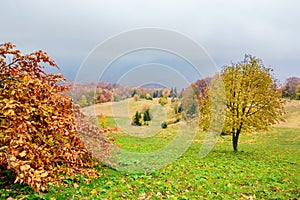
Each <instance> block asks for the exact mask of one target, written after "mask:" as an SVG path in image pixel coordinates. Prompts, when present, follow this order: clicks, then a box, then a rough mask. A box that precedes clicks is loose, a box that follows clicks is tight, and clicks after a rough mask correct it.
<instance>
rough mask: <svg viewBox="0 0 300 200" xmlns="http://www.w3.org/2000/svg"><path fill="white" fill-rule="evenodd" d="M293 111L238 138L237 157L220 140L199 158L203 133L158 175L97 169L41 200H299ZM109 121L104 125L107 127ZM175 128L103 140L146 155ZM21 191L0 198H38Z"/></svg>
mask: <svg viewBox="0 0 300 200" xmlns="http://www.w3.org/2000/svg"><path fill="white" fill-rule="evenodd" d="M141 102H142V101H141ZM138 104H140V103H138ZM101 106H107V105H101ZM133 106H137V105H133ZM138 107H139V106H137V107H135V108H138ZM101 110H102V112H103V110H104V109H103V107H102V109H101ZM299 110H300V104H299V102H294V101H293V102H289V103H288V105H287V111H288V113H287V115H286V118H287V121H286V122H285V123H282V124H280V125H278V126H275V127H271V128H270V130H268V131H263V132H257V133H253V134H243V135H241V138H240V141H239V150H240V152H238V153H234V152H233V151H232V146H231V137H230V136H221V137H220V138H219V139H218V142H217V144H216V146H215V147H214V149H213V150H212V151H211V152H210V153H209V154H208V155H207V156H206V157H204V158H200V156H199V150H200V148H201V145H202V142H203V139H204V136H205V133H203V132H198V133H197V135H196V137H195V138H194V140H193V142H192V144H191V146H190V147H189V149H188V150H187V151H186V152H185V153H184V154H183V155H182V156H181V157H179V158H178V159H177V160H176V161H174V162H173V163H171V164H168V165H167V166H165V167H164V168H162V169H160V170H157V171H155V172H151V173H126V172H120V171H117V170H114V169H111V168H109V167H103V168H100V169H99V170H100V171H102V172H103V176H102V177H99V178H98V179H94V180H93V181H91V182H89V183H87V182H86V181H85V180H84V177H77V178H74V179H72V178H68V179H67V180H65V184H66V186H65V187H54V186H51V187H50V190H49V192H48V193H45V194H42V195H41V196H42V198H43V199H297V198H300V162H299V161H300V158H299V155H300V138H299V136H300V127H298V126H297V122H299V121H300V112H299ZM106 114H107V115H108V113H106ZM108 116H109V115H108ZM117 117H120V118H122V117H124V116H121V115H120V116H117ZM297 119H298V120H297ZM111 120H112V118H109V120H108V121H110V123H112V122H111ZM178 126H180V124H176V125H173V126H170V127H168V128H167V129H165V130H159V131H158V132H157V133H156V134H155V135H154V136H153V137H147V138H140V137H134V136H131V135H128V134H126V133H112V134H110V135H108V136H109V137H116V138H117V143H118V144H120V145H121V148H122V149H125V150H127V151H131V152H137V153H148V152H153V151H155V150H157V149H161V148H163V147H164V146H165V145H167V144H168V143H169V142H170V141H172V140H173V139H174V138H175V137H176V133H177V130H178ZM16 187H17V186H16ZM21 189H22V190H25V191H20V189H19V188H18V190H19V191H18V190H17V189H16V190H13V191H1V192H3V194H4V195H3V194H2V197H3V198H7V197H8V196H17V197H18V198H22V197H23V198H25V199H35V198H36V199H38V198H39V197H40V196H39V195H38V194H33V193H32V192H30V191H29V190H28V189H27V190H26V188H25V189H24V187H21ZM20 193H24V195H20ZM0 198H1V197H0Z"/></svg>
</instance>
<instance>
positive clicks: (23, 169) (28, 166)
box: [20, 165, 30, 171]
mask: <svg viewBox="0 0 300 200" xmlns="http://www.w3.org/2000/svg"><path fill="white" fill-rule="evenodd" d="M29 168H30V165H23V166H21V167H20V170H21V171H25V170H28V169H29Z"/></svg>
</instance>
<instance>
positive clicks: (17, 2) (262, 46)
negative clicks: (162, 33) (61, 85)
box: [0, 0, 300, 81]
mask: <svg viewBox="0 0 300 200" xmlns="http://www.w3.org/2000/svg"><path fill="white" fill-rule="evenodd" d="M299 7H300V2H299V1H296V0H287V1H283V0H282V1H280V0H273V1H272V0H264V1H259V0H252V1H250V0H247V1H238V0H227V1H223V0H211V1H209V0H206V1H196V0H194V1H192V0H188V1H174V0H164V1H155V0H154V1H153V0H152V1H146V0H134V1H130V0H126V1H125V0H119V1H116V0H110V1H104V0H102V1H101V0H100V1H96V0H94V1H93V0H88V1H79V0H73V1H59V0H54V1H33V0H29V1H22V0H3V1H2V2H1V14H0V15H1V21H2V24H1V26H2V27H1V29H0V41H1V42H4V41H12V42H14V43H15V44H17V45H18V47H19V48H20V49H22V50H24V51H25V52H30V51H33V50H36V49H43V50H45V51H47V52H48V53H49V54H50V55H51V56H52V57H53V58H54V59H56V60H57V62H58V64H59V65H60V66H61V68H62V72H63V74H65V75H66V76H67V77H68V78H70V79H73V78H74V77H75V72H76V70H77V69H78V67H79V66H80V64H81V63H82V62H83V60H84V58H85V57H86V56H87V55H88V53H89V52H90V51H91V50H92V49H93V48H94V47H95V46H96V45H97V44H99V43H100V42H103V41H104V40H106V39H107V38H108V37H111V36H113V35H116V34H119V33H120V32H124V31H128V30H131V29H136V28H142V27H158V28H166V29H171V30H174V31H178V32H179V33H182V34H185V35H186V36H188V37H190V38H191V39H193V40H194V41H196V42H197V43H198V44H200V45H202V46H203V47H204V48H205V49H206V51H207V52H208V54H209V55H210V56H211V57H212V58H213V60H214V61H215V62H216V64H217V65H218V66H219V67H221V66H222V65H224V64H229V63H230V62H231V61H234V62H235V61H239V60H241V59H242V58H243V55H244V54H245V53H251V54H254V55H256V56H258V57H260V58H261V59H263V61H264V63H265V64H266V65H271V67H273V68H274V70H275V74H276V76H277V77H278V78H280V79H281V81H283V80H284V79H285V78H287V77H289V76H295V75H298V76H300V68H299V66H298V65H299V61H300V59H299V56H300V55H299V52H300V39H299V35H300V22H299V19H300V13H299V12H298V10H299V9H298V8H299Z"/></svg>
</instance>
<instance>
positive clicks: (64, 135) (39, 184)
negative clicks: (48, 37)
mask: <svg viewBox="0 0 300 200" xmlns="http://www.w3.org/2000/svg"><path fill="white" fill-rule="evenodd" d="M7 58H9V59H7ZM41 63H46V64H48V65H50V66H52V67H57V65H56V64H55V62H54V61H53V60H52V59H51V58H50V57H49V56H48V55H47V54H46V53H45V52H43V51H41V50H40V51H37V52H34V53H32V54H27V55H21V53H20V51H19V50H15V46H14V45H12V44H11V43H5V44H1V45H0V110H1V111H0V168H1V171H2V170H3V171H9V170H12V171H13V177H14V179H15V181H14V182H15V183H17V182H20V183H24V184H27V185H29V186H31V187H32V188H34V190H35V191H40V190H45V189H46V188H47V183H48V182H57V181H59V180H62V179H63V178H64V177H63V176H64V175H68V176H73V175H75V174H78V173H81V174H86V175H91V176H95V175H97V172H96V171H95V170H94V169H93V166H94V164H95V161H94V160H93V159H92V155H91V153H90V152H89V151H88V148H89V147H91V146H92V145H89V144H87V143H85V144H84V143H83V141H82V140H81V137H82V136H86V137H91V136H92V135H93V137H96V138H98V149H99V148H101V149H102V151H101V153H99V154H98V156H99V157H101V156H102V157H103V158H104V157H107V156H108V155H109V145H110V142H109V140H107V139H105V138H104V136H103V135H102V134H101V132H100V130H99V129H97V127H96V125H92V124H90V123H88V121H87V120H86V118H85V117H84V115H83V114H82V113H81V112H80V107H79V106H76V105H74V104H73V103H72V101H71V98H69V97H67V96H65V95H62V93H63V92H65V91H67V90H68V88H69V87H67V86H66V85H63V84H61V83H62V82H63V81H64V80H65V79H64V77H63V76H62V75H60V74H47V73H46V72H44V71H43V66H41ZM57 68H58V67H57ZM76 122H77V123H76ZM76 124H79V125H80V126H76ZM86 130H89V132H88V133H87V132H86ZM80 136H81V137H80ZM107 158H108V157H107Z"/></svg>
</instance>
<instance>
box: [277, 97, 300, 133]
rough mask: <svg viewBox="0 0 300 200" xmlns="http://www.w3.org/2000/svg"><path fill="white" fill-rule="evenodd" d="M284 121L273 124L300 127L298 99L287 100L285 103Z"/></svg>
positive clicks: (299, 104)
mask: <svg viewBox="0 0 300 200" xmlns="http://www.w3.org/2000/svg"><path fill="white" fill-rule="evenodd" d="M285 109H286V114H285V119H286V121H285V122H282V123H280V124H277V125H275V126H276V127H287V128H300V100H299V101H296V100H293V101H288V102H287V104H286V107H285Z"/></svg>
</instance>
